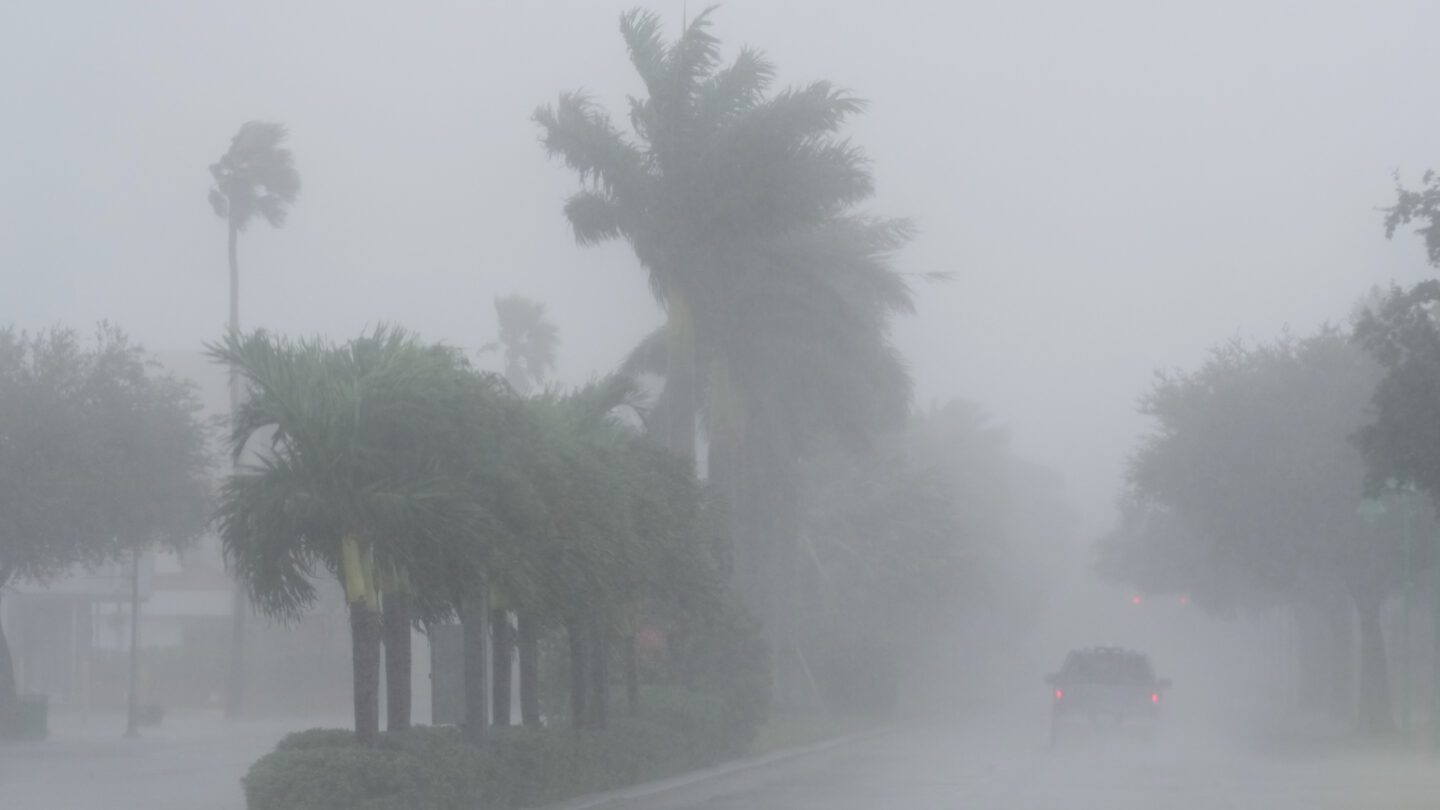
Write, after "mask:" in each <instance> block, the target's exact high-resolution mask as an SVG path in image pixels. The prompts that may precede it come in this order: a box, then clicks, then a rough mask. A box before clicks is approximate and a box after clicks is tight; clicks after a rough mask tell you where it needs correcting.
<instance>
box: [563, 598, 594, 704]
mask: <svg viewBox="0 0 1440 810" xmlns="http://www.w3.org/2000/svg"><path fill="white" fill-rule="evenodd" d="M565 635H566V637H567V638H568V639H569V641H570V725H571V726H572V727H574V728H585V727H586V726H587V725H589V719H590V718H589V717H588V716H587V715H586V711H585V709H586V691H587V687H588V685H589V680H590V679H589V677H588V675H587V671H588V669H589V667H588V666H587V665H588V663H589V655H588V652H589V651H588V650H587V649H586V648H587V646H588V645H587V644H586V643H585V628H584V625H583V623H582V622H581V621H580V620H579V619H571V620H569V621H567V622H566V623H565Z"/></svg>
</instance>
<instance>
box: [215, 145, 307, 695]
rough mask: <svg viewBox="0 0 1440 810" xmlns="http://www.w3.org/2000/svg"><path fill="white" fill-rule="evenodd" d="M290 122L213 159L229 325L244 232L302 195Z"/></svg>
mask: <svg viewBox="0 0 1440 810" xmlns="http://www.w3.org/2000/svg"><path fill="white" fill-rule="evenodd" d="M285 135H286V131H285V127H284V126H283V125H281V124H276V123H271V122H268V121H247V122H246V123H245V124H243V125H241V127H240V131H239V132H237V133H235V137H234V138H232V139H231V140H230V148H229V149H228V150H226V152H225V154H224V155H221V157H220V159H219V160H218V161H216V162H214V163H212V164H210V176H211V177H213V178H214V181H215V182H214V184H212V185H211V186H210V207H211V208H213V209H214V210H215V215H216V216H218V217H221V218H222V219H224V220H225V222H226V224H227V225H228V226H229V229H228V230H229V237H230V238H229V251H228V255H229V259H230V322H229V329H230V331H232V332H237V331H239V329H240V264H239V258H238V256H237V254H236V248H237V245H236V243H237V242H238V241H239V237H240V234H241V233H242V232H244V230H245V229H246V228H247V227H249V225H250V223H251V222H252V221H253V220H254V219H255V217H256V216H257V215H258V216H260V217H263V218H264V219H265V221H266V222H269V223H270V226H271V227H274V228H279V227H282V226H284V224H285V216H286V214H287V213H288V212H289V208H290V205H291V204H292V203H294V202H295V198H296V197H297V196H299V194H300V173H299V172H297V171H296V170H295V160H294V157H293V156H292V155H291V154H290V150H289V149H285V148H283V147H282V146H281V144H282V143H283V142H284V141H285ZM239 405H240V382H239V377H238V376H237V375H236V374H235V372H234V370H233V369H232V370H231V373H230V413H231V415H232V416H233V415H234V413H235V411H236V410H238V409H239ZM245 611H246V606H245V601H244V591H242V590H241V589H239V588H236V590H235V604H234V606H233V610H232V616H233V618H232V621H233V625H232V627H231V636H232V637H231V645H230V668H229V675H228V683H227V685H226V700H225V710H226V713H227V714H229V715H230V716H232V717H233V716H235V715H236V714H238V713H239V712H240V708H241V701H242V699H243V695H244V691H243V684H242V681H243V677H244V637H245Z"/></svg>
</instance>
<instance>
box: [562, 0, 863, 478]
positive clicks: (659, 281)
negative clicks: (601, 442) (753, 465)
mask: <svg viewBox="0 0 1440 810" xmlns="http://www.w3.org/2000/svg"><path fill="white" fill-rule="evenodd" d="M709 29H710V10H709V9H707V10H706V11H705V12H703V13H701V14H700V15H699V16H698V17H696V18H695V20H694V21H693V22H691V23H690V24H689V26H687V27H686V29H685V30H684V32H682V34H681V36H680V38H679V39H678V40H676V41H675V42H673V43H670V44H667V43H665V42H664V41H663V39H662V37H661V32H660V23H659V18H658V16H657V15H655V14H653V13H651V12H645V11H639V10H636V11H631V12H628V13H626V14H625V15H623V16H622V17H621V21H620V30H621V34H622V35H623V37H624V39H625V43H626V46H627V48H628V49H629V52H630V61H631V63H632V64H633V65H634V66H635V69H636V71H637V72H638V73H639V74H640V78H641V79H642V80H643V81H644V83H645V86H646V89H647V91H648V93H649V95H648V97H646V98H644V99H632V100H631V108H630V122H631V124H632V126H633V128H634V134H633V136H631V135H627V134H625V133H622V132H621V131H620V130H618V129H616V127H615V126H614V125H613V124H612V123H611V121H610V118H609V116H608V115H607V114H606V113H605V112H604V111H603V110H601V109H600V108H599V107H598V106H597V105H596V104H595V103H594V102H593V101H592V100H591V99H590V98H589V97H588V96H586V95H584V94H583V93H565V94H562V95H561V96H560V99H559V101H558V102H557V103H556V104H555V105H554V106H544V107H541V108H540V109H539V110H537V111H536V113H535V120H536V122H537V123H538V124H539V125H540V127H541V129H542V130H543V137H542V142H543V143H544V145H545V148H546V150H547V151H548V152H549V153H550V154H551V155H553V156H558V157H560V158H562V159H563V160H564V162H565V163H566V165H567V166H569V167H570V168H572V169H574V170H575V171H576V173H577V174H578V175H579V176H580V179H581V182H582V184H583V188H582V189H581V190H580V191H579V192H577V193H576V194H574V195H573V196H571V197H570V199H569V200H568V201H567V202H566V204H565V215H566V217H567V218H568V219H569V221H570V224H571V226H572V228H573V229H574V233H575V238H576V240H577V241H578V242H580V243H581V244H595V243H599V242H604V241H608V240H610V239H616V238H623V239H625V240H626V241H628V242H629V243H630V245H631V247H632V248H633V250H634V251H635V255H636V258H638V259H639V260H640V264H641V266H642V267H643V268H644V269H645V271H646V272H647V274H648V277H649V281H650V287H651V290H652V292H653V293H654V294H655V297H656V298H657V299H658V300H659V301H660V303H661V304H662V305H663V306H664V307H665V310H666V315H667V319H666V325H665V331H664V334H665V342H666V348H665V354H666V357H667V374H666V381H665V390H664V394H663V397H662V403H663V407H662V410H661V413H662V414H663V415H664V421H665V424H664V425H663V426H662V429H663V430H664V436H665V444H666V446H668V447H669V448H670V449H671V450H673V451H675V452H677V453H679V454H681V455H683V456H685V457H687V458H688V457H693V455H694V442H695V435H694V434H695V416H696V411H697V407H698V404H699V400H698V388H699V386H700V385H701V383H702V382H703V381H702V379H701V378H700V376H698V374H697V365H698V364H699V363H700V362H701V357H702V355H703V354H704V352H705V351H706V347H705V346H704V345H703V342H704V340H705V338H706V337H707V336H708V335H710V334H712V333H714V332H716V331H719V330H720V329H721V328H722V327H721V323H722V322H723V314H724V313H725V311H726V310H727V309H728V307H727V306H726V302H727V299H729V298H731V297H732V296H731V293H732V292H733V289H734V284H735V280H736V277H737V276H738V275H739V274H740V273H741V272H742V271H744V270H745V269H746V268H747V267H752V266H753V265H754V262H755V260H756V255H755V254H756V251H757V250H763V248H764V247H765V246H767V245H769V244H770V243H771V242H772V241H773V240H775V239H777V238H782V237H788V236H789V235H792V234H796V233H803V232H804V231H806V230H808V229H810V228H813V227H816V226H819V225H823V224H825V223H827V222H828V221H829V220H830V218H832V217H833V216H835V215H837V214H839V213H842V212H844V211H845V210H846V209H847V208H849V207H850V206H851V205H853V204H855V203H856V202H859V201H860V200H863V199H864V198H865V197H867V196H868V195H869V194H870V193H871V190H872V183H871V179H870V175H869V173H868V171H867V170H866V167H865V161H864V158H863V156H862V155H861V154H860V152H859V151H858V150H857V149H856V148H854V147H853V146H851V145H850V143H849V142H848V141H846V140H844V139H843V138H840V137H839V136H838V134H837V133H838V131H839V129H840V127H841V126H842V125H843V124H844V123H845V121H846V120H847V119H848V118H849V117H850V116H852V115H854V114H855V113H857V112H859V111H860V110H861V109H862V107H863V104H862V102H860V101H859V100H858V99H856V98H855V97H853V96H851V95H850V94H848V93H846V92H845V91H843V90H839V89H837V88H835V87H833V86H832V85H830V84H829V83H828V82H814V83H811V84H809V85H806V86H804V87H801V88H797V89H791V90H786V91H783V92H780V93H777V94H773V95H770V94H769V89H770V84H771V81H772V80H773V78H774V74H775V69H774V67H773V65H771V63H770V62H769V61H768V60H767V59H766V58H765V57H764V56H763V55H762V54H761V53H760V52H759V51H756V50H753V49H749V48H746V49H743V50H742V51H741V52H740V54H739V56H738V57H737V58H736V59H735V61H734V62H733V63H732V64H730V65H729V66H726V67H721V64H720V57H719V41H718V40H717V39H716V38H715V37H714V36H713V35H712V34H711V33H710V30H709Z"/></svg>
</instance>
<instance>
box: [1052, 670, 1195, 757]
mask: <svg viewBox="0 0 1440 810" xmlns="http://www.w3.org/2000/svg"><path fill="white" fill-rule="evenodd" d="M1045 682H1046V683H1047V684H1049V685H1050V687H1051V689H1052V691H1053V695H1052V698H1051V701H1050V741H1051V742H1052V743H1053V742H1055V740H1056V737H1057V734H1058V732H1059V730H1060V725H1061V724H1062V723H1064V722H1067V721H1075V720H1088V721H1089V722H1090V723H1092V724H1093V723H1095V722H1097V721H1099V720H1101V719H1111V720H1114V722H1115V724H1116V725H1120V724H1122V723H1124V722H1125V721H1126V720H1127V719H1132V718H1136V719H1143V720H1146V721H1150V722H1152V723H1153V722H1154V721H1155V720H1157V719H1158V718H1159V716H1160V710H1161V707H1162V706H1163V705H1164V703H1165V692H1166V690H1167V689H1169V688H1170V679H1169V678H1157V677H1155V670H1154V669H1152V668H1151V666H1150V659H1149V658H1147V657H1146V656H1145V655H1144V654H1143V653H1138V652H1134V651H1131V650H1125V649H1121V648H1119V647H1093V648H1091V649H1088V650H1075V651H1074V652H1071V653H1070V654H1069V655H1067V656H1065V663H1064V665H1063V666H1061V668H1060V671H1059V672H1055V673H1052V674H1050V675H1047V676H1045Z"/></svg>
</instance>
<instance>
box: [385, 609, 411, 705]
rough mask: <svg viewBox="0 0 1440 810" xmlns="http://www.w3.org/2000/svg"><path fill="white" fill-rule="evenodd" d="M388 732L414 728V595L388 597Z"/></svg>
mask: <svg viewBox="0 0 1440 810" xmlns="http://www.w3.org/2000/svg"><path fill="white" fill-rule="evenodd" d="M384 615H385V728H386V729H387V730H389V731H404V730H405V729H408V728H410V701H411V688H410V670H411V649H410V647H411V645H410V595H409V594H407V593H403V592H392V593H387V594H385V614H384Z"/></svg>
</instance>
